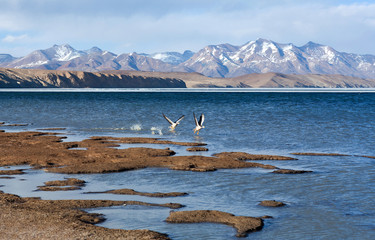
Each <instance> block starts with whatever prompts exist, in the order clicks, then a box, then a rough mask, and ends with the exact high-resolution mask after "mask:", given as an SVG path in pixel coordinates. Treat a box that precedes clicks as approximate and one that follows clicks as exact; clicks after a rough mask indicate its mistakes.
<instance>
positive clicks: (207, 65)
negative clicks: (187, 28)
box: [183, 39, 375, 78]
mask: <svg viewBox="0 0 375 240" xmlns="http://www.w3.org/2000/svg"><path fill="white" fill-rule="evenodd" d="M183 65H184V66H185V67H187V68H189V69H191V70H193V71H197V72H200V73H202V74H204V75H207V76H212V77H236V76H241V75H244V74H249V73H267V72H278V73H285V74H310V73H312V74H341V75H348V76H356V77H363V78H375V56H373V55H358V54H348V53H341V52H338V51H336V50H334V49H333V48H331V47H329V46H324V45H320V44H316V43H312V42H309V43H307V44H306V45H304V46H302V47H296V46H294V45H293V44H279V43H276V42H273V41H269V40H265V39H258V40H256V41H251V42H248V43H246V44H244V45H242V46H239V47H237V46H232V45H229V44H221V45H213V46H207V47H205V48H203V49H202V50H200V51H199V52H197V53H196V54H195V55H194V56H193V57H192V58H190V59H189V60H188V61H186V62H184V63H183Z"/></svg>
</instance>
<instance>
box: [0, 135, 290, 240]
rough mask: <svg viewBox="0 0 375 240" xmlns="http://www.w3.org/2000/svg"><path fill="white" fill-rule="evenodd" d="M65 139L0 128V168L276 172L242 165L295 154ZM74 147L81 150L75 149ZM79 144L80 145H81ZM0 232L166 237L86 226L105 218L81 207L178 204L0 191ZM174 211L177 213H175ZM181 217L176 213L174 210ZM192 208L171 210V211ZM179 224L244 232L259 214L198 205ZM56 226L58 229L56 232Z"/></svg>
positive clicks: (62, 185) (74, 183)
mask: <svg viewBox="0 0 375 240" xmlns="http://www.w3.org/2000/svg"><path fill="white" fill-rule="evenodd" d="M64 138H65V137H64V136H61V135H59V134H58V133H51V132H0V143H1V144H0V151H1V153H2V154H1V155H0V166H14V165H30V166H32V167H33V168H37V169H43V170H45V171H49V172H55V173H65V174H75V173H86V174H89V173H108V172H119V171H128V170H134V169H141V168H147V167H163V168H169V169H173V170H184V171H201V172H206V171H215V170H217V169H234V168H252V167H259V168H265V169H271V170H276V169H278V168H277V167H275V166H273V165H267V164H261V163H258V162H249V160H296V159H295V158H290V157H284V156H276V155H253V154H249V153H243V152H225V153H218V154H214V155H213V156H211V157H207V156H174V155H175V152H174V151H172V150H170V149H169V148H166V149H153V148H140V147H138V148H129V149H118V148H116V147H118V146H120V144H124V143H126V144H132V143H147V144H169V145H181V146H191V147H200V146H204V145H205V144H202V143H186V142H172V141H167V140H163V139H157V138H115V137H91V138H90V139H85V140H83V141H79V142H63V141H62V140H63V139H64ZM75 148H79V149H80V150H75ZM81 149H86V150H81ZM1 173H3V174H5V175H9V174H12V173H13V174H22V173H24V172H23V171H19V170H2V171H1V172H0V174H1ZM84 184H85V182H83V181H82V180H79V179H73V178H68V179H65V180H61V181H51V182H46V183H45V186H40V187H39V190H43V191H62V190H64V189H69V190H72V189H78V188H80V187H81V186H83V185H84ZM105 193H112V194H137V195H141V196H151V197H171V196H183V195H186V193H141V192H137V191H135V190H133V189H117V190H109V191H105ZM0 203H1V206H2V211H1V213H0V221H1V222H2V224H1V225H0V231H1V232H4V233H5V234H6V235H3V236H2V237H5V238H8V239H12V238H20V239H26V238H30V237H31V238H38V239H51V238H59V239H64V238H65V239H85V238H92V237H94V236H95V238H99V239H169V238H168V236H166V235H165V234H162V233H157V232H153V231H149V230H129V231H128V230H119V229H106V228H103V227H98V226H95V225H93V224H96V223H99V222H101V221H104V218H103V216H101V215H98V214H89V213H86V212H84V211H83V210H79V209H85V208H96V207H108V206H119V205H124V204H126V205H134V204H135V205H148V206H158V207H169V208H172V209H177V208H181V207H183V205H181V204H178V203H167V204H152V203H143V202H136V201H109V200H55V201H51V200H50V201H47V200H41V199H38V198H21V197H18V196H16V195H12V194H7V193H3V192H0ZM176 214H177V215H176ZM179 214H181V215H179ZM185 214H188V215H190V214H191V213H186V212H174V213H171V216H170V217H169V218H168V219H167V221H168V222H181V221H182V220H173V219H175V217H173V216H183V217H182V218H183V219H185V216H186V215H185ZM187 219H191V220H186V219H185V220H184V221H191V222H207V221H210V222H216V223H224V224H229V225H232V226H234V227H235V228H237V230H238V234H237V236H241V237H243V236H246V235H247V233H248V232H251V231H256V230H260V229H261V228H262V226H263V222H262V220H261V218H253V217H245V216H240V217H236V216H234V215H232V214H229V213H225V212H218V211H209V210H199V211H197V212H195V215H194V217H191V216H190V217H189V218H187ZM61 229H64V230H63V231H62V230H61Z"/></svg>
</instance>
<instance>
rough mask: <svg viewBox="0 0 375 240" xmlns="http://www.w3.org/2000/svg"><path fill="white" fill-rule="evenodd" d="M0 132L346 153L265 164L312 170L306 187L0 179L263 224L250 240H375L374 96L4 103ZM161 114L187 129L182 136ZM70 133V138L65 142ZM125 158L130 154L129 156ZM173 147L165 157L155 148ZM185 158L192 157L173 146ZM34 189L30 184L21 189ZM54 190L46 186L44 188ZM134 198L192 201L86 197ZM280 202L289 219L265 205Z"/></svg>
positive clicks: (250, 174) (210, 176) (237, 177)
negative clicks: (124, 191)
mask: <svg viewBox="0 0 375 240" xmlns="http://www.w3.org/2000/svg"><path fill="white" fill-rule="evenodd" d="M0 103H1V104H0V121H4V122H6V123H27V124H28V126H25V127H0V129H5V130H6V131H23V130H35V129H39V128H49V127H65V128H66V130H64V131H62V132H63V133H64V134H65V135H66V136H68V139H67V140H76V139H81V138H84V137H89V136H93V135H113V136H146V137H155V136H157V137H161V138H166V139H170V140H174V141H198V142H205V143H207V144H208V146H207V147H208V148H209V152H207V153H195V154H205V155H211V154H213V153H216V152H223V151H244V152H249V153H263V154H279V155H286V156H292V155H291V154H290V153H293V152H324V153H331V152H334V153H343V154H349V155H351V156H342V157H322V156H319V157H317V156H315V157H312V156H298V159H299V160H298V161H285V162H275V161H266V163H269V164H272V165H276V166H278V167H283V168H292V169H305V170H312V171H313V173H311V174H304V175H277V174H272V173H270V172H269V171H268V170H263V169H235V170H219V171H216V172H209V173H194V172H183V171H171V170H167V169H143V170H138V171H129V172H123V173H114V174H104V175H96V174H94V175H76V176H75V177H78V178H81V179H85V180H87V181H88V182H89V184H88V185H87V187H86V188H85V189H84V190H82V191H77V192H64V193H48V194H45V193H40V192H32V191H30V189H35V188H36V186H38V185H41V184H42V183H43V181H47V180H50V179H62V178H63V177H64V175H58V174H47V173H44V172H41V171H35V170H29V174H27V176H26V177H25V176H22V177H19V178H16V179H14V180H5V179H4V180H3V179H0V185H4V187H1V188H0V190H3V191H6V192H12V193H16V194H19V195H22V196H42V197H43V198H46V199H47V198H48V199H61V198H105V199H122V200H131V199H137V200H142V201H147V202H179V203H182V204H185V205H186V207H185V208H183V209H181V210H193V209H214V210H221V211H226V212H230V213H233V214H236V215H246V216H263V215H271V216H273V217H274V218H273V219H269V220H265V227H264V229H263V230H262V231H260V232H257V233H251V234H249V238H252V239H254V238H255V239H374V238H375V220H374V219H375V207H374V206H375V193H374V190H375V170H374V166H375V159H369V158H364V157H359V156H357V155H371V156H375V148H374V146H375V127H374V124H373V120H374V119H375V93H329V92H325V93H307V92H304V93H297V92H292V93H280V92H276V93H265V92H262V93H257V92H242V93H240V92H185V93H184V92H178V93H174V92H50V93H48V92H0ZM193 112H195V113H196V115H200V114H201V113H204V114H205V118H206V120H205V122H204V125H205V127H206V128H205V129H203V130H201V132H200V135H199V136H196V135H194V134H193V128H194V120H193ZM162 113H164V114H166V115H167V116H168V117H170V118H171V119H173V120H175V119H177V118H179V117H180V116H181V115H185V119H183V120H182V122H181V124H180V125H179V126H178V127H177V129H176V131H175V132H170V131H169V130H168V123H167V122H166V121H165V119H164V118H163V117H162ZM60 132H61V131H60ZM123 147H127V146H123ZM150 147H165V146H155V145H153V146H150ZM168 147H171V149H172V150H175V151H176V152H177V154H180V155H184V154H194V153H188V152H187V151H185V147H181V146H168ZM21 178H28V180H29V181H19V180H20V179H21ZM46 179H47V180H46ZM115 188H133V189H135V190H137V191H149V192H153V191H160V192H164V191H165V192H167V191H186V192H189V193H190V195H189V196H187V197H178V198H168V199H154V198H147V197H135V196H116V195H104V194H102V195H93V196H91V195H88V194H84V195H83V194H81V193H82V192H83V191H101V190H108V189H115ZM271 199H275V200H280V201H284V202H286V203H287V206H286V207H283V208H277V209H272V208H271V209H270V208H265V207H260V206H258V205H257V204H258V203H259V202H260V201H262V200H271ZM92 211H93V212H102V213H104V214H105V215H106V216H107V218H108V220H107V221H106V222H104V223H103V224H102V225H103V226H105V227H113V228H124V229H144V228H148V229H152V230H155V231H159V232H164V233H167V234H169V235H170V237H172V238H173V239H235V237H234V235H235V231H234V230H233V229H232V228H231V227H229V226H225V225H217V224H177V225H176V224H167V223H165V222H163V221H164V220H165V218H166V217H167V216H168V213H169V209H162V208H145V207H127V208H123V207H121V208H120V207H117V208H107V209H94V210H92Z"/></svg>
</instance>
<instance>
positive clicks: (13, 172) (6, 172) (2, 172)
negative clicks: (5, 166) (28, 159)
mask: <svg viewBox="0 0 375 240" xmlns="http://www.w3.org/2000/svg"><path fill="white" fill-rule="evenodd" d="M21 174H25V173H24V172H23V170H22V169H17V170H0V175H21Z"/></svg>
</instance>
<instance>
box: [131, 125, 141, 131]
mask: <svg viewBox="0 0 375 240" xmlns="http://www.w3.org/2000/svg"><path fill="white" fill-rule="evenodd" d="M130 130H132V131H141V130H142V125H141V124H134V125H132V126H131V127H130Z"/></svg>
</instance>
